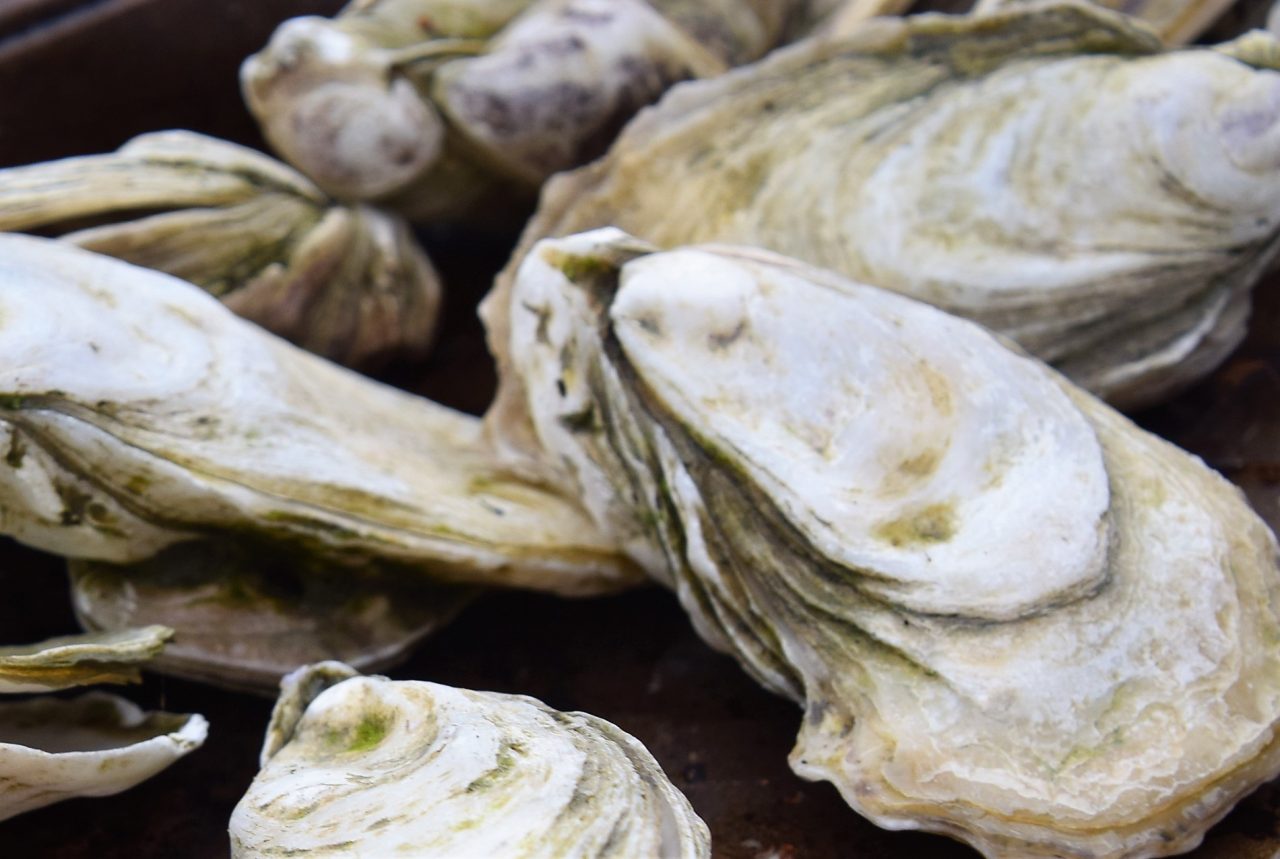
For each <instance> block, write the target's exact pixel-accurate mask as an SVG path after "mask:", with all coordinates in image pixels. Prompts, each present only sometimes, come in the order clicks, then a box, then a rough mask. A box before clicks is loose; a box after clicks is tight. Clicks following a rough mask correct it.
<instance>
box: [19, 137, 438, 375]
mask: <svg viewBox="0 0 1280 859" xmlns="http://www.w3.org/2000/svg"><path fill="white" fill-rule="evenodd" d="M0 230H10V231H12V230H28V231H35V230H40V231H43V232H46V233H47V232H50V231H52V232H55V233H59V234H61V235H62V238H63V240H64V241H67V242H71V243H74V244H77V245H79V246H81V247H84V248H88V249H89V250H94V251H98V252H99V253H105V254H109V255H111V256H115V257H119V258H121V259H125V260H128V261H129V262H133V263H136V264H138V265H143V266H146V267H148V268H154V269H158V270H160V271H164V272H168V273H169V274H173V275H176V276H178V277H181V278H183V279H184V280H189V281H192V282H193V283H196V284H198V285H199V286H201V287H203V288H204V289H206V290H207V291H209V292H211V293H213V294H214V295H216V296H218V297H219V298H221V299H222V300H223V301H224V302H225V303H226V304H227V305H228V306H229V307H231V308H232V309H233V310H235V311H236V312H237V313H239V314H240V315H241V316H244V317H246V318H248V319H252V320H253V321H255V322H257V323H259V324H260V325H263V326H264V327H266V328H268V329H270V330H271V331H274V332H276V333H277V334H280V335H282V336H284V337H287V338H288V339H290V340H292V341H293V342H295V343H297V344H299V345H301V346H303V347H304V348H306V349H309V350H311V351H313V352H318V353H320V354H322V355H325V356H327V357H330V358H333V359H334V360H337V361H341V362H343V363H346V364H351V365H353V366H362V367H369V366H376V365H379V364H382V363H385V362H386V361H387V360H388V359H390V358H393V357H398V358H406V359H412V358H419V357H421V356H422V355H424V354H425V353H426V350H427V348H428V346H429V345H430V343H431V337H432V333H433V331H434V329H435V322H436V316H437V313H438V311H439V304H440V284H439V279H438V277H437V276H436V273H435V270H434V269H433V268H432V266H431V263H430V262H429V261H428V259H427V257H426V255H425V254H424V253H423V251H422V250H421V249H420V248H419V247H418V245H417V243H416V241H415V239H414V238H413V235H412V234H411V233H410V231H409V229H408V227H407V225H406V224H405V223H404V222H403V221H401V220H400V219H399V218H396V217H395V216H393V215H390V214H387V213H384V212H378V211H375V210H373V209H370V208H368V207H366V206H341V205H337V204H335V203H334V202H333V201H332V200H330V199H329V198H328V197H326V196H325V195H324V193H323V192H321V191H320V189H318V188H316V187H315V186H314V185H313V184H311V182H309V181H308V180H307V179H305V178H304V177H303V176H301V175H300V174H298V173H296V172H294V171H293V170H292V169H290V168H288V167H286V166H285V165H283V164H281V163H279V162H277V161H274V160H272V159H270V158H268V157H266V156H264V155H262V154H260V153H258V152H254V151H253V150H251V149H246V148H245V147H243V146H237V145H235V144H231V143H227V142H225V141H221V140H217V139H215V138H212V137H205V136H203V135H199V134H193V133H190V132H183V131H169V132H162V133H157V134H146V135H143V136H141V137H138V138H135V139H134V140H132V141H130V142H129V143H127V144H125V145H124V146H123V147H121V148H120V150H119V151H117V152H114V153H111V154H107V155H91V156H84V157H77V158H65V159H62V160H59V161H50V162H47V163H43V164H35V165H30V166H24V167H12V168H8V169H4V170H0Z"/></svg>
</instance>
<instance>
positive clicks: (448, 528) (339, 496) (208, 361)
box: [0, 235, 637, 593]
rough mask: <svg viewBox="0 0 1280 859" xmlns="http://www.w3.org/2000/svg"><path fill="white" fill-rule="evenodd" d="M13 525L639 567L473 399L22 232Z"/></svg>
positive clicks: (14, 312) (8, 484) (3, 424)
mask: <svg viewBox="0 0 1280 859" xmlns="http://www.w3.org/2000/svg"><path fill="white" fill-rule="evenodd" d="M0 333H2V334H3V336H2V337H0V446H2V447H3V449H4V450H5V451H7V452H6V454H5V455H4V458H3V462H2V463H0V511H3V514H4V515H3V517H0V527H2V528H3V531H4V532H5V533H8V534H11V535H13V536H15V537H17V538H18V539H20V540H22V541H24V542H27V543H30V544H32V545H35V546H38V547H41V548H44V549H47V550H50V551H54V552H58V553H60V554H64V555H68V556H73V557H81V558H88V559H96V560H105V561H112V562H116V563H126V562H133V561H139V560H142V559H144V558H147V557H149V556H151V555H153V554H154V553H156V552H157V551H159V550H160V549H162V548H164V547H165V546H168V545H171V544H173V543H176V542H180V541H183V540H188V539H191V538H193V537H194V536H197V535H198V534H199V535H210V534H212V535H217V534H219V533H223V534H225V533H228V532H231V533H237V534H242V535H245V536H250V537H254V536H256V537H258V538H266V539H269V540H281V541H285V542H287V543H288V544H289V545H291V546H293V547H296V548H298V549H301V550H310V551H315V552H325V553H337V554H339V555H341V557H342V558H343V560H344V561H345V562H347V563H356V562H358V561H360V560H361V559H377V560H381V561H386V562H388V563H393V564H400V565H408V566H410V567H413V568H414V569H416V570H419V571H421V572H422V573H423V574H424V575H426V576H428V577H430V578H432V579H434V580H444V581H453V582H459V583H463V584H484V583H489V584H508V585H514V586H530V587H540V588H541V587H545V588H547V589H550V590H553V591H558V592H561V593H588V592H596V591H600V590H602V589H603V590H607V589H611V588H616V587H618V586H620V585H624V584H627V583H629V582H631V581H634V580H635V578H636V575H637V574H636V572H635V571H634V570H633V569H632V568H631V567H630V566H629V565H628V564H627V563H626V562H625V561H624V560H622V559H620V558H619V557H618V556H617V555H616V553H615V551H614V549H613V547H612V544H611V543H610V542H609V541H608V540H607V539H605V538H604V537H603V536H602V535H600V534H599V533H598V531H597V530H596V529H595V528H594V527H593V526H592V524H591V522H590V520H589V519H588V518H587V517H586V516H585V515H584V514H583V513H582V512H580V510H579V508H578V507H577V506H576V503H575V502H573V501H571V500H569V499H567V498H565V497H562V496H559V495H557V494H556V493H555V492H553V491H549V490H545V489H542V488H539V487H537V486H531V485H528V484H527V483H525V482H524V481H520V480H516V479H513V478H511V477H510V476H509V475H507V474H505V473H504V472H503V471H502V470H501V469H499V468H498V467H496V466H495V465H494V464H493V463H492V457H491V455H490V454H489V452H488V451H487V449H486V447H485V446H484V444H483V442H482V438H481V427H480V424H479V422H478V421H476V420H475V419H473V418H470V417H467V416H465V415H462V414H458V413H456V412H453V411H451V410H449V409H446V408H443V407H440V406H437V405H435V404H432V403H430V402H428V401H425V400H422V399H420V398H418V397H414V396H411V395H408V394H405V393H402V392H399V391H395V390H393V389H391V388H388V387H385V386H383V385H379V384H376V383H374V382H371V381H369V380H367V379H365V378H363V377H360V376H357V375H356V374H354V373H351V372H350V371H346V370H343V369H342V368H340V367H336V366H334V365H331V364H328V363H327V362H325V361H323V360H321V359H319V358H317V357H315V356H312V355H309V354H307V353H305V352H302V351H301V350H299V349H296V348H294V347H292V346H290V345H288V344H287V343H285V342H283V341H282V340H279V339H278V338H275V337H273V336H271V335H270V334H268V333H266V332H264V331H262V330H261V329H259V328H257V327H255V326H253V325H251V324H249V323H247V322H245V321H243V320H240V319H238V318H236V317H235V316H234V315H233V314H232V313H231V312H230V311H228V310H227V309H226V308H225V307H223V306H222V305H221V304H219V303H218V302H217V301H215V300H214V299H213V298H212V297H210V296H209V295H207V294H206V293H204V292H202V291H201V290H199V289H197V288H196V287H194V286H191V285H189V284H185V283H183V282H181V281H178V280H176V279H174V278H171V277H168V276H165V275H162V274H159V273H156V272H153V271H148V270H145V269H141V268H137V267H135V266H131V265H128V264H126V263H123V262H120V261H117V260H113V259H110V258H106V257H101V256H98V255H95V254H91V253H88V252H86V251H83V250H80V249H78V248H74V247H72V246H69V245H65V244H62V243H59V242H54V241H50V240H42V239H35V238H30V237H26V236H16V235H4V236H0Z"/></svg>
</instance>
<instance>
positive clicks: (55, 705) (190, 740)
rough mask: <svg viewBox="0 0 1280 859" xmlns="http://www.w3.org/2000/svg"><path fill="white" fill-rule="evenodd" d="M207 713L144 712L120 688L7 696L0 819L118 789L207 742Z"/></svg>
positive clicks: (0, 714) (0, 719)
mask: <svg viewBox="0 0 1280 859" xmlns="http://www.w3.org/2000/svg"><path fill="white" fill-rule="evenodd" d="M208 729H209V726H208V723H207V722H206V721H205V720H204V718H203V717H202V716H194V715H192V716H183V715H177V714H172V713H144V712H143V711H141V710H139V709H138V708H137V707H135V706H134V705H133V704H131V703H129V702H128V701H125V700H124V699H123V698H118V697H116V696H114V695H106V694H103V693H101V692H90V693H87V694H85V695H82V696H80V697H78V698H72V699H57V698H34V699H32V700H29V701H19V702H13V703H11V702H5V703H2V704H0V819H4V818H8V817H12V816H14V815H15V814H21V813H22V812H24V811H30V810H31V809H33V808H40V807H41V806H45V805H50V804H52V803H55V802H60V801H62V800H64V799H71V798H72V797H77V796H110V795H111V794H114V793H119V792H120V791H122V790H127V789H128V788H131V787H133V786H134V785H136V784H138V783H139V782H141V781H144V780H145V779H148V778H150V777H151V776H153V775H155V774H156V773H158V772H160V771H161V770H162V769H164V768H165V767H167V766H169V765H170V764H171V763H173V762H174V761H176V760H178V759H179V758H181V757H183V756H184V755H186V754H187V753H188V752H191V751H193V750H194V749H197V748H199V747H200V745H201V744H202V743H203V742H204V739H205V735H206V734H207V733H208Z"/></svg>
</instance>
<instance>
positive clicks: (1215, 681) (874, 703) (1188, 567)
mask: <svg viewBox="0 0 1280 859" xmlns="http://www.w3.org/2000/svg"><path fill="white" fill-rule="evenodd" d="M674 211H676V212H679V208H678V207H676V208H675V209H674ZM509 300H510V302H511V304H510V316H509V319H508V321H509V326H508V328H507V331H506V336H507V338H508V342H507V344H506V347H505V348H506V349H507V350H509V351H510V353H512V354H519V355H520V356H521V361H520V363H519V364H518V365H514V364H513V365H510V366H511V367H513V368H515V371H516V372H515V374H513V375H516V374H518V375H519V377H520V378H519V380H518V383H517V382H514V381H508V380H505V379H504V386H503V388H502V390H501V392H500V403H501V404H503V405H504V406H505V407H504V408H502V409H500V410H498V411H496V412H495V413H494V415H493V420H492V429H493V430H494V431H495V432H496V433H498V434H499V435H507V436H508V437H509V440H510V445H511V446H512V447H513V448H519V447H520V446H523V445H526V444H529V443H530V442H532V444H534V445H536V448H537V449H535V450H531V451H530V453H531V455H533V456H539V457H541V459H542V460H543V462H544V464H545V467H547V468H548V469H549V470H550V471H551V472H553V473H558V474H559V475H560V478H561V479H562V480H565V481H566V482H568V483H570V484H572V485H573V486H575V487H576V488H577V489H578V491H579V494H580V496H581V497H582V499H583V501H584V503H585V504H587V506H588V507H589V509H591V510H592V511H593V513H594V515H595V516H596V518H597V520H598V521H599V522H600V523H601V525H602V527H604V528H605V529H606V530H607V531H610V532H611V533H613V534H614V535H615V537H616V539H617V540H618V541H619V542H620V543H621V544H623V545H625V546H627V547H628V549H629V551H630V552H631V554H632V555H633V556H634V557H636V558H637V559H638V560H639V561H641V562H642V563H643V564H644V565H645V567H646V568H647V569H649V570H650V572H651V573H652V574H653V575H654V576H655V577H657V578H659V579H661V580H664V581H666V582H667V583H669V584H670V585H672V586H673V587H674V588H675V590H676V591H677V593H678V594H679V596H680V599H681V601H682V603H683V604H684V606H685V608H686V609H687V610H688V611H689V612H690V614H691V615H692V617H693V618H694V621H695V623H696V625H697V627H698V629H699V630H700V632H701V633H702V634H703V635H704V636H705V637H706V638H707V639H708V640H709V641H710V642H711V643H713V644H714V645H716V646H717V647H720V648H722V649H724V650H727V651H728V652H730V653H732V654H733V655H734V656H736V657H737V658H738V659H739V661H740V662H741V663H742V664H743V665H744V666H745V667H746V668H747V670H748V671H750V672H751V673H752V674H753V675H754V676H755V677H756V678H757V679H759V680H760V681H761V682H762V683H764V684H765V685H766V686H768V687H770V688H772V689H774V690H777V691H779V692H781V693H783V694H786V695H790V696H791V697H793V698H796V699H799V700H801V701H803V702H804V705H805V711H806V712H805V718H804V722H803V727H802V729H801V733H800V736H799V739H798V742H797V745H796V748H795V751H794V752H793V754H792V758H791V762H792V766H793V768H794V769H795V770H796V771H797V772H798V773H799V774H800V775H802V776H805V777H807V778H813V779H827V780H830V781H832V782H834V783H835V784H836V786H837V787H838V788H839V789H840V791H841V793H842V794H843V795H844V797H845V799H846V800H847V801H848V802H849V804H850V805H851V806H853V807H854V808H855V809H857V810H858V811H859V812H861V813H862V814H864V815H866V816H867V817H869V818H871V819H872V820H873V821H874V822H876V823H878V824H880V825H882V826H885V827H888V828H894V829H897V828H920V829H926V830H931V831H936V832H942V833H946V834H949V835H952V836H955V837H958V838H961V839H963V840H965V841H968V842H969V843H971V844H973V845H974V846H975V847H977V848H978V849H980V850H981V851H983V852H984V853H985V854H986V855H987V856H992V857H1014V856H1017V857H1028V856H1046V857H1047V856H1055V857H1067V856H1070V857H1093V858H1094V859H1099V857H1109V859H1119V857H1138V856H1144V857H1149V856H1159V855H1167V854H1170V853H1175V852H1179V851H1183V850H1187V849H1190V848H1191V847H1193V846H1194V845H1195V844H1196V843H1198V841H1199V840H1200V838H1201V837H1202V835H1203V833H1204V831H1205V829H1206V828H1207V827H1208V826H1210V825H1212V824H1213V823H1214V822H1215V821H1217V820H1218V819H1219V818H1220V817H1221V816H1222V815H1224V814H1225V813H1226V812H1227V810H1228V809H1229V808H1230V807H1231V805H1232V804H1234V802H1235V801H1236V800H1237V799H1239V798H1240V797H1242V796H1243V795H1244V794H1245V793H1247V792H1248V791H1250V790H1251V789H1253V788H1254V787H1256V786H1257V785H1258V784H1260V783H1262V782H1263V781H1266V780H1268V779H1271V778H1274V777H1275V776H1276V775H1277V773H1280V737H1278V736H1277V727H1278V726H1280V571H1278V569H1277V546H1276V541H1275V538H1274V537H1273V536H1272V534H1271V532H1270V531H1269V530H1268V529H1267V527H1266V526H1265V525H1264V524H1263V522H1262V521H1261V520H1260V519H1259V518H1258V517H1257V516H1256V515H1255V514H1254V513H1253V512H1252V511H1251V510H1250V509H1249V508H1248V506H1247V505H1246V503H1245V502H1244V500H1243V498H1242V497H1241V495H1240V493H1239V491H1238V490H1236V489H1235V488H1233V487H1231V486H1230V485H1229V484H1228V483H1227V482H1226V481H1224V480H1223V479H1221V478H1220V477H1219V476H1217V475H1216V474H1214V473H1213V472H1211V471H1210V470H1209V469H1208V468H1206V467H1205V466H1204V465H1203V464H1202V463H1201V462H1200V461H1199V460H1197V459H1195V458H1194V457H1191V456H1188V455H1187V454H1184V453H1182V452H1181V451H1179V450H1177V449H1176V448H1174V447H1173V446H1171V445H1169V444H1167V443H1164V442H1162V441H1160V440H1158V439H1156V438H1155V437H1153V436H1151V435H1149V434H1147V433H1145V432H1143V431H1141V430H1139V429H1137V428H1136V427H1135V426H1133V425H1132V424H1131V423H1129V422H1128V421H1127V420H1126V419H1125V418H1123V417H1122V416H1120V415H1119V414H1117V413H1116V412H1114V411H1112V410H1111V409H1109V408H1108V407H1106V406H1105V405H1103V404H1102V403H1100V402H1099V401H1097V400H1095V399H1094V398H1092V397H1091V396H1089V395H1087V394H1085V393H1083V392H1082V391H1080V390H1079V389H1077V388H1075V387H1074V386H1072V385H1070V384H1069V383H1068V382H1067V381H1065V380H1064V379H1063V378H1061V377H1060V376H1059V375H1057V374H1056V373H1053V372H1052V371H1050V370H1048V369H1047V368H1045V367H1044V366H1043V365H1041V364H1040V363H1039V362H1036V361H1034V360H1032V359H1030V358H1027V357H1023V356H1021V355H1019V354H1017V353H1015V352H1011V351H1009V350H1008V349H1006V348H1005V347H1004V346H1003V345H1002V344H1001V342H1000V341H999V340H998V339H996V338H994V337H993V336H991V335H990V334H989V333H987V332H985V331H983V330H982V329H981V328H979V327H978V326H976V325H973V324H971V323H968V322H965V321H963V320H960V319H957V318H954V317H951V316H948V315H946V314H945V313H942V312H941V311H938V310H936V309H934V308H931V307H928V306H926V305H923V304H920V303H917V302H915V301H912V300H910V299H907V298H905V297H902V296H900V295H895V294H893V293H890V292H884V291H881V290H877V289H873V288H871V287H867V286H862V285H860V284H857V283H854V282H852V281H849V280H845V279H843V278H841V277H838V276H836V275H833V274H831V273H827V272H822V271H819V270H816V269H812V268H808V267H806V266H804V265H802V264H800V263H797V262H795V261H791V260H787V259H784V258H781V257H776V256H773V255H771V254H768V253H766V252H763V251H758V250H754V249H741V248H728V247H705V248H686V249H680V250H675V251H671V252H667V253H650V252H648V250H647V249H646V248H644V247H643V246H642V245H640V244H638V243H637V242H636V241H634V240H632V239H629V238H627V237H625V236H622V235H621V234H619V233H618V232H616V231H613V230H601V231H598V232H596V233H589V234H584V235H579V236H574V237H572V238H569V239H564V240H560V241H546V242H543V243H541V244H539V245H538V246H537V247H535V248H534V250H533V251H532V252H531V253H530V254H529V255H528V256H527V257H526V258H525V261H524V262H523V263H522V265H521V267H520V270H519V273H518V276H517V278H516V280H515V283H514V287H513V291H512V292H511V294H510V295H509ZM784 380H785V383H781V384H780V383H779V382H783V381H784ZM511 431H514V432H511Z"/></svg>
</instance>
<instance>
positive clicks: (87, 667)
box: [0, 625, 173, 695]
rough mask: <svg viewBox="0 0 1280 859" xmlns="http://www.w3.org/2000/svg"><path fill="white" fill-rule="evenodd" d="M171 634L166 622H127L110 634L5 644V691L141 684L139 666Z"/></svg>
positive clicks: (1, 690)
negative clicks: (130, 624)
mask: <svg viewBox="0 0 1280 859" xmlns="http://www.w3.org/2000/svg"><path fill="white" fill-rule="evenodd" d="M172 637H173V630H172V629H169V628H168V627H164V626H159V625H153V626H146V627H142V628H136V627H128V626H124V627H120V628H117V629H116V630H114V631H112V632H107V633H97V634H91V635H68V636H62V637H59V638H50V639H46V640H45V641H41V642H39V643H37V644H23V645H9V646H0V695H7V694H13V693H21V692H49V691H52V690H55V689H67V688H69V687H72V686H88V685H90V684H93V683H136V682H137V681H138V664H139V663H141V662H148V661H150V660H152V659H154V658H155V657H156V656H157V655H158V654H159V653H160V651H162V650H163V649H164V646H165V642H167V641H168V640H169V639H170V638H172Z"/></svg>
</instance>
